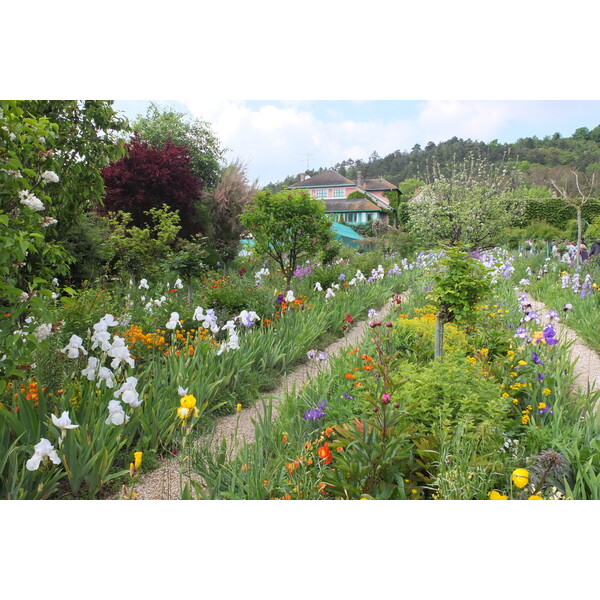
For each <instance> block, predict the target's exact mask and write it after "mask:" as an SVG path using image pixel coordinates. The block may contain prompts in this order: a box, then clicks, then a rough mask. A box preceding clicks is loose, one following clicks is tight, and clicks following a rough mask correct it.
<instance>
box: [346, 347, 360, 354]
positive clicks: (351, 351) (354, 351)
mask: <svg viewBox="0 0 600 600" xmlns="http://www.w3.org/2000/svg"><path fill="white" fill-rule="evenodd" d="M357 352H358V348H354V350H350V352H348V354H356V353H357Z"/></svg>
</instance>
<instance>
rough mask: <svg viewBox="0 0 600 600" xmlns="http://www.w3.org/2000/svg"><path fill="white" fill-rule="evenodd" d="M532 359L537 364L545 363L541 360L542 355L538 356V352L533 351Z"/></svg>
mask: <svg viewBox="0 0 600 600" xmlns="http://www.w3.org/2000/svg"><path fill="white" fill-rule="evenodd" d="M531 360H532V361H533V362H534V363H535V364H536V365H543V364H544V363H543V362H542V361H541V360H540V357H539V356H538V354H537V352H532V353H531Z"/></svg>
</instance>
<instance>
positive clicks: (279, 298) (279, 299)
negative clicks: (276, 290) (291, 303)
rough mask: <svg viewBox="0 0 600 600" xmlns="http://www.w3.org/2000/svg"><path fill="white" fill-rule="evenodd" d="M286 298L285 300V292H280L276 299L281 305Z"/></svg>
mask: <svg viewBox="0 0 600 600" xmlns="http://www.w3.org/2000/svg"><path fill="white" fill-rule="evenodd" d="M284 300H285V296H284V295H283V294H279V295H278V296H277V300H276V302H277V304H278V305H279V306H281V303H282V302H283V301H284Z"/></svg>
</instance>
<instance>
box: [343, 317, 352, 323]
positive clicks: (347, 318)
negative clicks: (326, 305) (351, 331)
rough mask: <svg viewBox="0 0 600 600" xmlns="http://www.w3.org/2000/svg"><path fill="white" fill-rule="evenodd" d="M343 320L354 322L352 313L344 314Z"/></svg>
mask: <svg viewBox="0 0 600 600" xmlns="http://www.w3.org/2000/svg"><path fill="white" fill-rule="evenodd" d="M344 321H346V323H350V324H352V323H354V319H353V318H352V315H346V316H345V317H344Z"/></svg>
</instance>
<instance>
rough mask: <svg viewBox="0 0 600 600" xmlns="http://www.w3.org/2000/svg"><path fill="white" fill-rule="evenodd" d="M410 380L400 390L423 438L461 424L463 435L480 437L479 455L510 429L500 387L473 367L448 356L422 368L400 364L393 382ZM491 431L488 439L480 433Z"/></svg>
mask: <svg viewBox="0 0 600 600" xmlns="http://www.w3.org/2000/svg"><path fill="white" fill-rule="evenodd" d="M405 377H408V378H409V381H408V382H407V383H406V384H405V385H404V387H403V390H402V391H403V394H404V395H405V400H404V402H403V403H406V405H407V411H408V415H409V418H410V420H411V421H412V423H413V425H414V426H415V427H416V429H417V431H418V432H419V433H420V434H422V435H434V434H435V432H436V429H437V428H438V427H440V428H441V430H445V429H455V428H456V427H458V425H459V424H463V427H464V431H465V434H469V435H472V436H475V437H478V436H479V437H480V442H481V445H482V446H484V447H482V448H480V451H481V452H485V451H489V450H490V449H493V448H494V447H496V446H497V445H498V443H499V440H500V439H501V437H502V432H503V430H504V429H505V428H506V427H508V425H509V402H508V400H507V398H504V397H503V396H502V393H503V390H502V388H501V387H500V384H498V383H495V382H494V381H492V380H490V379H487V378H486V377H485V376H484V374H483V373H482V371H481V370H480V369H479V368H478V367H477V366H475V365H473V364H471V363H470V362H469V361H467V359H466V358H463V357H460V356H456V355H454V356H452V355H449V356H448V358H447V359H445V360H442V361H436V362H434V363H431V364H429V365H427V366H424V367H415V365H414V364H413V363H408V362H404V361H401V362H399V363H398V367H397V369H396V370H395V371H394V374H393V378H398V379H403V378H405ZM484 430H485V431H490V430H491V431H493V435H492V436H491V438H490V439H484V438H483V437H481V432H482V431H484Z"/></svg>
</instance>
